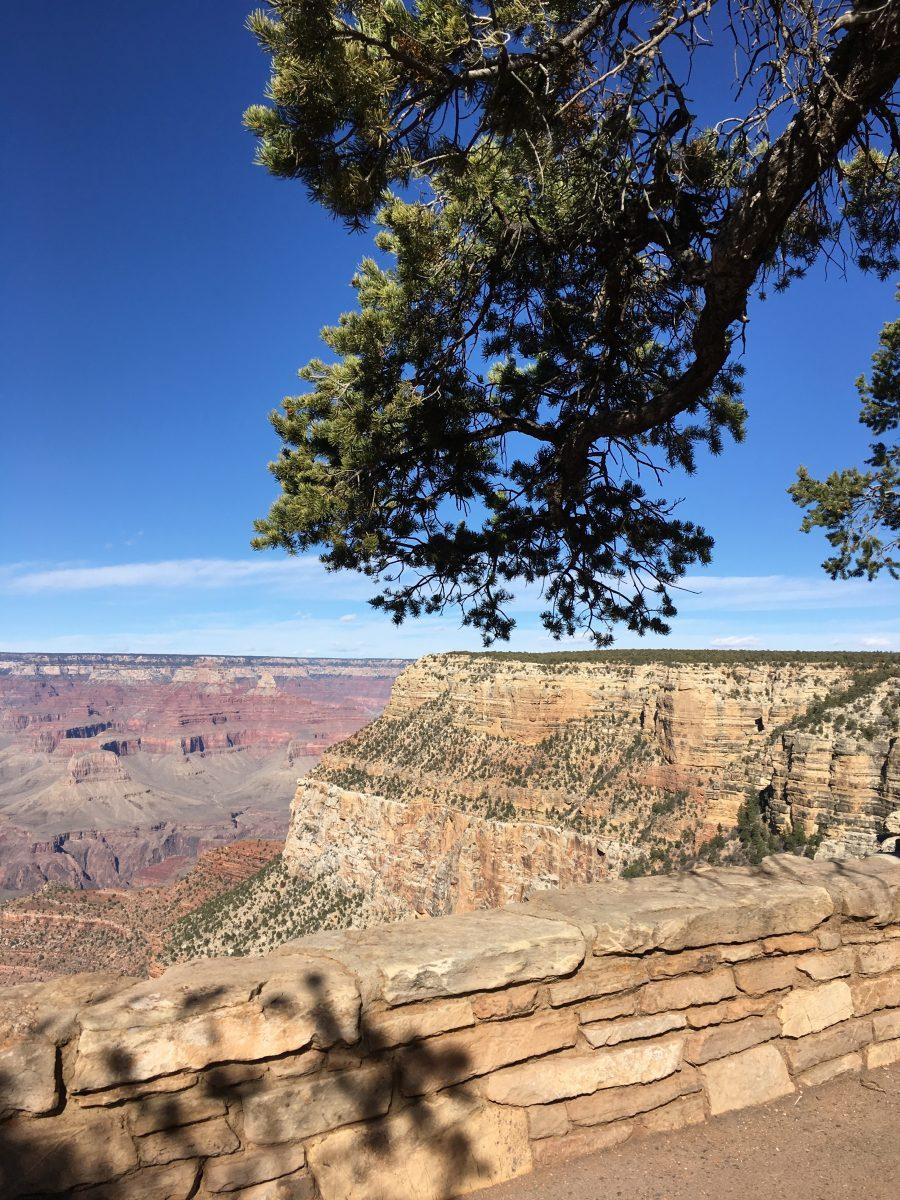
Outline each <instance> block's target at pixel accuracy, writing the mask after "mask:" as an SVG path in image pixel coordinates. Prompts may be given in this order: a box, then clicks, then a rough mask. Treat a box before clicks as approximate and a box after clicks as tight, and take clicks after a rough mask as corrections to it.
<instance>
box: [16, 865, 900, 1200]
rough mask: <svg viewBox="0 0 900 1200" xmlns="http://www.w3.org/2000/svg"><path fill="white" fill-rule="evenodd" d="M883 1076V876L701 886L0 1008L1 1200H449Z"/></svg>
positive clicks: (283, 954)
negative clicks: (723, 1117)
mask: <svg viewBox="0 0 900 1200" xmlns="http://www.w3.org/2000/svg"><path fill="white" fill-rule="evenodd" d="M898 1060H900V863H898V862H897V861H896V860H895V859H893V858H889V857H888V856H876V857H873V858H869V859H866V860H864V861H860V862H844V863H825V862H822V863H817V862H810V861H808V860H802V859H797V858H796V857H793V856H778V857H773V858H770V859H767V860H766V862H765V863H764V864H763V865H762V866H761V867H759V868H755V869H751V868H729V869H704V870H702V871H697V872H694V873H691V874H685V875H675V876H670V877H667V878H662V879H660V878H654V879H637V880H621V881H611V882H608V883H605V884H600V885H596V886H589V887H582V888H577V889H572V890H569V891H562V892H558V891H548V892H544V893H539V894H536V895H535V896H534V897H533V898H532V899H531V900H529V901H528V902H526V903H524V904H518V905H510V906H508V907H506V908H504V909H499V910H494V911H489V912H477V913H468V914H463V915H457V916H451V917H447V918H443V919H434V920H425V921H413V922H405V923H401V924H398V925H394V926H389V927H384V928H378V929H372V930H367V931H363V932H354V931H346V932H340V933H332V934H319V935H316V936H314V937H310V938H307V939H304V940H300V941H296V942H292V943H290V944H288V945H285V946H283V947H282V948H281V950H279V951H278V952H276V953H273V954H271V955H269V956H267V957H264V958H259V957H255V958H240V959H221V960H207V961H200V962H193V963H190V964H187V965H185V966H180V967H175V968H172V969H171V970H169V971H168V972H166V973H165V974H164V975H163V976H161V977H160V978H159V979H156V980H152V981H145V982H142V983H135V982H133V981H130V980H127V979H123V978H116V977H111V976H108V975H107V976H104V975H81V976H78V977H75V978H70V979H67V980H65V981H58V982H56V981H55V982H52V983H49V984H43V985H24V986H20V987H17V988H10V989H4V990H0V1194H2V1196H3V1197H4V1200H17V1198H19V1197H23V1198H24V1197H34V1196H38V1195H39V1196H42V1197H52V1196H60V1197H62V1196H66V1197H83V1198H84V1200H138V1198H140V1200H187V1198H188V1197H197V1198H198V1200H213V1198H215V1197H220V1198H229V1197H230V1198H233V1200H301V1198H306V1200H313V1198H319V1200H448V1198H449V1197H453V1196H459V1195H464V1194H466V1193H468V1192H471V1191H474V1190H475V1189H477V1188H479V1187H484V1186H488V1185H490V1184H493V1183H496V1182H500V1181H502V1180H505V1179H509V1178H512V1177H514V1176H517V1175H522V1174H524V1173H526V1172H528V1171H530V1170H531V1169H532V1168H533V1167H534V1166H535V1165H539V1164H544V1163H552V1162H553V1161H555V1160H558V1159H560V1158H566V1157H569V1156H573V1155H577V1154H581V1153H585V1152H588V1151H592V1150H599V1149H603V1148H606V1147H611V1146H616V1145H620V1144H622V1143H623V1142H624V1141H626V1140H628V1139H631V1138H637V1137H643V1136H647V1135H652V1134H654V1133H659V1132H662V1133H665V1134H666V1135H671V1133H672V1132H673V1131H676V1130H678V1129H679V1128H682V1127H684V1126H687V1125H692V1124H696V1123H700V1122H703V1121H706V1120H708V1119H712V1118H715V1117H716V1116H717V1115H718V1114H721V1113H726V1112H732V1111H735V1110H740V1109H742V1108H745V1107H748V1106H751V1105H756V1104H762V1103H765V1102H767V1101H771V1100H775V1099H778V1098H783V1097H785V1096H789V1095H792V1094H794V1093H796V1092H798V1091H799V1090H801V1089H806V1088H810V1087H815V1086H816V1085H817V1084H820V1083H822V1082H824V1081H825V1080H828V1079H830V1078H833V1077H834V1076H837V1075H839V1074H841V1073H844V1072H853V1071H860V1070H861V1069H863V1068H864V1067H865V1068H877V1067H879V1066H882V1065H886V1064H889V1063H892V1062H896V1061H898Z"/></svg>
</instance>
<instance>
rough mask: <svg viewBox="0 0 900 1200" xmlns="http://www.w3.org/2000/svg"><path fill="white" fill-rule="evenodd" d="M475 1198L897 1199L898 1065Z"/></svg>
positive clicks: (899, 1176) (575, 1163) (541, 1173)
mask: <svg viewBox="0 0 900 1200" xmlns="http://www.w3.org/2000/svg"><path fill="white" fill-rule="evenodd" d="M477 1198H478V1200H900V1065H898V1066H894V1067H886V1068H884V1069H882V1070H880V1071H870V1072H869V1073H868V1074H867V1075H865V1076H863V1077H854V1076H846V1077H844V1078H843V1079H838V1080H835V1081H833V1082H832V1083H829V1084H825V1085H824V1086H822V1087H820V1088H816V1089H815V1090H814V1091H809V1092H805V1093H803V1095H801V1096H800V1097H799V1099H798V1098H797V1097H791V1098H789V1099H787V1100H783V1101H778V1102H776V1103H775V1104H769V1105H766V1106H764V1107H762V1108H754V1109H747V1110H745V1111H744V1112H741V1113H733V1114H731V1115H729V1116H727V1117H719V1118H717V1119H716V1120H714V1121H710V1122H708V1123H706V1124H705V1125H700V1126H694V1127H693V1128H691V1129H683V1130H681V1131H680V1132H678V1133H675V1134H654V1135H652V1136H649V1137H644V1138H641V1139H638V1140H636V1141H633V1142H631V1143H626V1144H625V1145H624V1146H620V1147H618V1148H615V1149H612V1150H606V1151H603V1152H601V1153H599V1154H596V1155H591V1156H589V1157H587V1158H579V1159H573V1160H571V1161H569V1162H567V1163H562V1164H559V1165H554V1166H552V1167H551V1166H547V1167H544V1168H543V1169H541V1170H539V1171H535V1172H534V1174H533V1175H527V1176H525V1178H524V1179H516V1180H512V1181H511V1182H510V1183H504V1184H501V1185H500V1186H499V1187H495V1188H489V1189H487V1190H486V1191H482V1192H478V1193H477Z"/></svg>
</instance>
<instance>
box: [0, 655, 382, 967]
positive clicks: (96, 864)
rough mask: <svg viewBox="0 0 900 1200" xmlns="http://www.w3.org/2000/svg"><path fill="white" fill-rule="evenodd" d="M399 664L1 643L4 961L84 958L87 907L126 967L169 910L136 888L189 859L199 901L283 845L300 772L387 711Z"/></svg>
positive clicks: (167, 876) (0, 932) (177, 873)
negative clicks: (10, 650) (58, 651)
mask: <svg viewBox="0 0 900 1200" xmlns="http://www.w3.org/2000/svg"><path fill="white" fill-rule="evenodd" d="M403 665H404V664H403V663H402V662H401V661H399V660H379V659H360V660H349V659H340V660H336V659H306V660H303V659H292V658H269V659H259V658H227V657H211V656H206V657H192V656H174V655H158V656H155V655H102V654H85V655H52V654H28V655H23V654H2V655H0V898H2V899H3V900H5V901H6V902H7V903H6V904H5V905H4V907H3V909H2V910H0V946H2V947H3V950H2V952H0V970H2V969H3V966H5V967H6V970H7V972H11V973H12V974H13V975H14V976H15V977H18V974H20V973H21V971H22V970H25V971H26V974H27V973H28V972H29V970H30V969H31V968H25V967H23V966H22V965H21V964H22V961H24V962H26V963H33V959H34V957H35V954H41V955H43V956H44V957H45V958H47V957H48V956H49V958H50V959H51V960H54V951H53V947H54V946H57V945H58V957H59V958H60V959H62V960H68V961H70V963H71V961H73V958H72V950H73V942H72V936H71V932H72V922H71V920H70V919H69V918H70V917H71V916H72V915H73V910H78V911H80V910H81V909H84V913H83V914H82V915H81V916H80V917H78V920H77V921H76V925H77V926H78V927H79V928H80V929H82V930H83V931H85V932H86V931H88V930H89V931H90V932H91V935H92V937H95V936H96V935H97V933H98V931H99V930H103V931H104V933H105V938H106V940H105V941H104V943H103V948H102V950H101V953H102V954H106V955H107V956H110V955H111V956H112V958H113V959H114V960H116V961H118V959H117V955H120V954H121V952H122V946H121V944H122V943H123V942H124V944H125V945H127V946H129V947H131V949H130V950H129V951H128V953H127V954H126V956H125V958H126V961H127V964H128V965H129V966H130V967H132V969H133V968H134V967H135V966H141V965H145V964H146V956H147V954H148V953H149V952H150V951H149V950H148V946H152V945H153V937H154V933H153V930H154V928H155V925H154V918H151V917H149V916H148V911H149V909H148V904H147V903H146V902H144V901H142V900H141V899H140V889H142V888H144V887H147V886H150V885H156V886H155V892H154V895H155V899H156V900H157V901H158V900H159V885H164V884H167V883H174V882H175V881H177V880H179V879H180V878H181V877H182V876H184V875H185V873H188V874H190V875H191V877H192V879H193V883H192V884H182V885H181V886H180V888H179V889H178V890H177V892H176V893H175V894H174V895H173V896H171V897H169V900H171V903H172V904H174V911H176V912H177V911H178V909H179V905H180V904H181V905H183V903H184V901H183V899H181V900H180V899H179V896H181V894H182V893H187V894H190V895H191V896H194V897H195V898H196V902H198V903H199V902H200V900H202V899H203V898H205V897H208V896H209V895H210V894H211V893H213V892H215V891H216V890H222V889H224V888H227V887H229V886H230V885H231V884H234V883H235V882H238V881H239V880H240V879H241V878H243V877H244V876H245V875H246V874H248V873H253V872H254V871H256V870H257V869H258V868H259V867H260V866H261V865H262V863H263V862H265V861H266V860H267V859H269V858H271V857H273V856H274V855H275V854H277V853H278V851H279V849H280V847H281V845H282V843H283V840H284V834H285V831H286V828H287V823H288V810H289V806H290V798H291V796H292V794H293V791H294V789H295V787H296V782H297V779H298V777H300V776H302V775H304V774H305V773H306V772H307V771H309V770H310V768H311V767H312V766H313V765H314V764H315V763H316V762H318V760H319V758H320V756H321V755H322V753H323V751H324V750H325V749H326V748H327V747H328V746H330V745H332V744H334V743H335V742H337V741H340V740H341V739H342V738H345V737H346V736H348V735H349V734H351V733H353V732H354V731H355V730H357V729H359V728H360V727H361V726H363V725H365V724H366V723H367V722H368V721H370V720H371V719H372V718H373V717H374V716H376V715H377V714H378V713H379V712H380V711H381V709H382V708H383V707H384V704H385V703H386V701H387V699H388V695H389V693H390V687H391V683H392V682H393V679H394V678H395V677H396V675H397V673H398V672H399V670H400V669H401V667H402V666H403ZM198 856H200V859H201V863H200V865H199V868H198V869H197V870H196V871H192V864H194V863H195V860H197V858H198ZM38 892H40V894H39V895H34V893H38ZM54 897H55V898H56V901H55V903H54ZM146 899H147V898H146V897H145V900H146ZM98 904H100V905H101V906H102V905H106V906H107V907H109V909H110V911H109V912H107V913H105V914H104V915H103V917H102V920H101V921H100V922H99V923H98V921H97V919H96V918H97V913H96V906H97V905H98ZM167 904H168V901H167ZM167 904H163V905H162V909H164V911H166V912H168V911H169V908H168V906H167ZM60 906H62V910H63V911H64V912H65V914H66V916H65V918H63V917H62V914H61V912H60V911H59V908H60ZM51 908H52V909H53V910H54V914H55V917H56V918H59V919H53V917H52V916H51V913H50V911H49V910H50V909H51ZM149 908H153V909H154V911H156V909H158V908H160V905H159V904H158V903H156V904H155V905H154V904H150V905H149ZM123 909H124V910H127V913H125V912H122V911H119V910H123ZM155 919H156V920H160V919H161V918H160V917H159V915H158V914H157V917H156V918H155ZM148 921H149V924H148ZM163 923H164V922H163ZM65 930H67V931H68V933H67V935H66V936H63V937H62V940H61V943H60V935H61V934H62V933H63V931H65ZM48 934H49V936H48ZM135 938H137V943H138V944H139V945H140V947H141V949H140V951H139V952H138V960H137V962H135V960H134V944H135ZM148 939H149V941H148ZM54 961H55V960H54ZM11 964H17V965H11ZM48 969H49V970H51V973H52V970H53V968H48Z"/></svg>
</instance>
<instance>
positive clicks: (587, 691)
mask: <svg viewBox="0 0 900 1200" xmlns="http://www.w3.org/2000/svg"><path fill="white" fill-rule="evenodd" d="M898 714H900V659H898V660H897V661H896V662H895V661H893V660H890V661H887V662H881V660H873V661H869V660H867V659H866V658H865V656H862V657H861V659H860V660H859V661H857V660H856V659H854V658H853V657H852V656H850V657H849V658H848V659H843V658H842V659H839V660H834V661H829V660H827V659H823V658H822V657H821V656H812V657H804V656H802V655H799V656H797V657H796V658H791V657H790V656H787V655H785V656H783V657H782V656H761V657H760V658H759V659H758V660H752V661H743V660H730V659H728V658H727V656H723V658H722V660H721V661H720V660H719V658H717V657H716V656H712V658H711V660H710V661H702V660H700V661H698V656H697V655H694V654H690V653H688V654H687V655H685V660H684V661H682V660H681V659H680V658H679V657H678V656H677V654H675V653H670V654H669V655H663V656H660V657H659V658H658V659H654V658H653V657H652V656H646V655H645V656H636V657H635V658H634V660H633V661H632V660H631V659H630V658H629V656H627V655H621V656H616V655H614V654H612V655H609V656H594V657H590V656H588V657H586V658H585V659H584V660H579V659H575V660H574V661H573V660H571V659H570V658H568V657H566V656H559V657H555V656H546V660H540V661H531V660H529V659H527V658H525V659H520V658H517V657H515V656H504V655H496V656H493V655H481V656H479V655H463V654H445V655H431V656H428V657H426V658H423V659H420V660H419V661H418V662H416V663H415V664H413V665H412V666H410V667H408V668H407V669H406V670H405V671H404V672H403V673H402V674H401V675H400V676H399V677H398V678H397V680H396V682H395V683H394V686H393V689H392V693H391V699H390V702H389V703H388V706H387V708H386V709H385V711H384V713H383V714H382V716H381V717H380V718H379V719H378V720H377V721H375V722H373V723H372V724H371V725H369V726H367V727H366V728H365V729H363V730H361V731H360V732H359V733H357V734H355V735H354V736H353V737H351V738H349V739H347V740H346V741H345V742H342V743H341V744H340V745H338V746H335V747H333V748H332V749H330V750H329V751H327V752H326V754H325V756H324V757H323V759H322V762H321V764H320V765H319V767H318V768H317V769H316V770H315V771H314V772H313V774H312V775H311V776H309V777H308V778H307V779H306V780H304V781H302V782H301V784H300V787H299V790H298V792H297V796H296V799H295V802H294V807H293V814H292V822H291V828H290V830H289V833H288V837H287V843H286V848H285V862H286V863H287V865H288V868H289V869H290V870H291V871H292V872H293V873H294V874H295V875H296V877H297V878H298V879H305V880H314V879H316V877H317V876H318V875H320V874H322V875H324V876H327V877H328V878H329V879H337V880H339V881H340V882H341V885H342V886H343V887H344V888H345V889H346V890H347V892H348V894H350V893H352V894H353V895H357V896H361V897H363V900H362V901H361V904H362V909H361V910H360V912H358V913H357V914H356V923H361V922H366V921H368V922H372V921H378V920H385V919H396V918H398V917H401V916H404V915H412V914H419V915H422V914H428V915H439V914H443V913H448V912H457V911H466V910H468V909H471V908H477V907H482V906H491V905H497V904H502V903H506V902H510V901H515V900H520V899H522V898H524V897H525V896H527V895H528V894H529V892H530V891H531V890H532V889H533V888H546V887H553V886H557V887H570V886H573V885H576V884H579V883H591V882H594V881H597V880H600V879H604V878H607V877H611V876H612V877H615V876H617V875H619V874H621V873H622V871H623V870H630V871H636V870H637V869H639V868H640V869H643V870H644V871H648V870H654V871H660V870H663V871H665V870H673V869H677V868H678V867H679V866H681V867H683V866H685V865H687V864H689V863H690V862H691V861H692V860H693V859H694V858H696V857H697V856H698V854H701V853H702V851H703V849H704V846H705V845H708V844H709V842H710V839H715V838H717V837H718V836H719V835H720V834H724V835H725V836H726V837H727V836H728V835H729V834H730V833H731V832H732V831H733V830H734V827H735V825H736V823H737V821H738V814H739V810H740V808H741V805H742V804H743V803H744V802H745V801H746V800H747V797H748V796H758V795H759V794H760V793H763V794H764V796H765V797H766V798H767V799H768V803H769V813H770V814H771V815H772V816H773V817H774V818H775V820H776V821H777V823H778V825H779V828H780V830H781V832H782V833H784V834H788V833H792V834H793V833H795V832H798V831H802V834H803V835H804V836H806V837H808V838H811V839H812V838H823V839H824V845H825V846H826V848H827V850H828V852H829V856H831V857H835V856H838V855H842V854H850V855H857V856H859V855H865V854H870V853H874V852H875V851H877V849H878V846H879V842H880V839H881V838H883V836H884V833H885V831H884V819H885V817H886V816H887V814H888V813H889V812H891V811H893V810H894V809H896V808H897V807H898V806H900V736H898V733H900V730H898Z"/></svg>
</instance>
